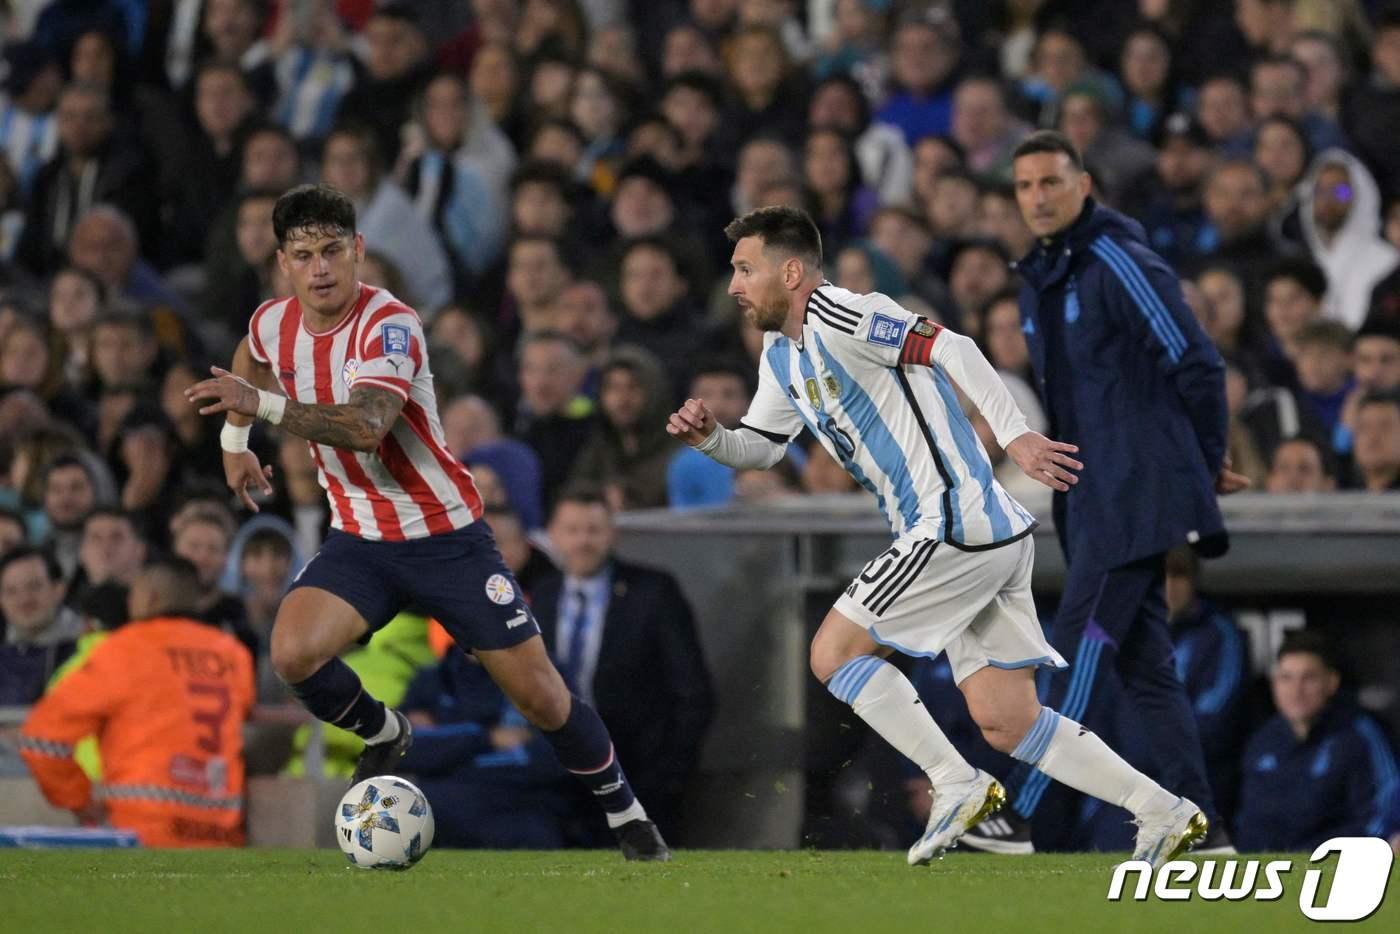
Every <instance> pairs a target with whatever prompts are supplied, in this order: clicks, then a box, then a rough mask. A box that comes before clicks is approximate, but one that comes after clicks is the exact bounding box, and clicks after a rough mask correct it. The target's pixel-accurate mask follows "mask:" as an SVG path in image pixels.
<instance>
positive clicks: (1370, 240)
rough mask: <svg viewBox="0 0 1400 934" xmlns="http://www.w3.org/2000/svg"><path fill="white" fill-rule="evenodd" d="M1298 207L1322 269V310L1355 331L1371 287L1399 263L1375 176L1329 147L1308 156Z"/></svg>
mask: <svg viewBox="0 0 1400 934" xmlns="http://www.w3.org/2000/svg"><path fill="white" fill-rule="evenodd" d="M1300 207H1301V214H1302V226H1303V236H1304V239H1305V240H1306V242H1307V245H1308V249H1309V250H1310V251H1311V253H1312V256H1313V259H1314V260H1315V261H1316V262H1317V264H1318V265H1319V266H1321V267H1322V268H1323V269H1324V270H1325V271H1326V272H1327V283H1328V289H1327V309H1326V315H1327V317H1329V318H1332V319H1333V320H1336V321H1340V322H1342V323H1343V324H1345V325H1346V326H1347V327H1349V328H1352V329H1353V330H1354V329H1356V328H1357V327H1360V325H1361V322H1362V321H1363V320H1364V319H1365V317H1366V314H1367V312H1368V311H1369V310H1370V304H1371V301H1370V300H1371V290H1372V289H1374V288H1375V286H1376V283H1378V282H1380V281H1381V279H1383V278H1385V276H1386V274H1387V273H1389V272H1390V271H1391V270H1392V269H1394V268H1395V267H1396V264H1397V263H1400V250H1396V248H1395V247H1393V246H1391V245H1390V243H1388V242H1387V241H1386V240H1385V239H1384V238H1383V237H1382V236H1381V220H1380V209H1381V202H1380V192H1379V190H1378V189H1377V187H1376V181H1375V179H1374V178H1372V177H1371V173H1370V172H1368V171H1367V170H1366V168H1365V166H1363V165H1362V164H1361V162H1360V161H1359V160H1358V159H1356V157H1354V156H1352V155H1350V154H1349V153H1347V152H1345V151H1343V150H1340V149H1330V150H1328V151H1326V152H1324V153H1322V154H1321V155H1319V156H1318V157H1317V158H1316V159H1314V160H1313V164H1312V167H1311V168H1310V169H1309V170H1308V177H1307V179H1306V180H1305V181H1304V182H1303V195H1302V204H1301V206H1300Z"/></svg>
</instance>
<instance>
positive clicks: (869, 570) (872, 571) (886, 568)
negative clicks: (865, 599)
mask: <svg viewBox="0 0 1400 934" xmlns="http://www.w3.org/2000/svg"><path fill="white" fill-rule="evenodd" d="M903 554H904V553H903V552H902V551H900V550H899V546H898V545H891V546H890V547H889V548H886V549H885V550H884V551H882V552H881V553H880V554H878V555H876V556H875V558H874V559H873V560H872V561H871V562H870V563H869V564H867V565H866V566H865V567H864V569H862V570H861V572H860V577H857V578H856V579H855V580H853V581H851V586H849V587H847V588H846V596H848V597H854V596H855V595H856V584H875V583H878V582H879V581H880V579H881V578H882V577H884V576H885V575H886V574H888V573H889V572H890V568H892V567H894V564H895V562H896V561H897V560H899V558H901V557H903Z"/></svg>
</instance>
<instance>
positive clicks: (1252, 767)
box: [1233, 629, 1397, 852]
mask: <svg viewBox="0 0 1400 934" xmlns="http://www.w3.org/2000/svg"><path fill="white" fill-rule="evenodd" d="M1270 684H1271V687H1272V690H1273V699H1274V706H1275V708H1276V709H1277V711H1278V712H1277V713H1276V714H1275V715H1274V716H1273V717H1272V718H1271V719H1269V720H1268V721H1266V722H1265V723H1264V725H1263V726H1261V727H1260V728H1259V729H1258V730H1256V731H1255V733H1254V735H1253V736H1251V737H1250V739H1249V742H1248V744H1247V745H1246V746H1245V750H1244V755H1243V757H1242V760H1241V767H1242V769H1243V781H1242V784H1241V786H1240V798H1239V805H1240V806H1239V810H1238V811H1237V812H1236V815H1235V825H1234V828H1233V833H1234V838H1235V843H1236V844H1237V845H1238V846H1239V848H1240V849H1241V850H1243V851H1246V852H1250V851H1270V852H1281V851H1284V850H1290V851H1292V850H1311V849H1313V848H1314V847H1316V846H1317V845H1318V844H1320V843H1322V842H1323V841H1324V840H1328V839H1331V838H1332V837H1351V836H1375V835H1378V834H1380V833H1381V832H1382V830H1384V829H1385V823H1386V821H1387V820H1388V818H1389V809H1390V808H1391V807H1392V802H1391V798H1392V796H1393V795H1394V794H1395V791H1396V775H1397V768H1396V763H1395V756H1394V753H1392V752H1391V749H1390V745H1389V743H1388V742H1387V741H1386V738H1385V736H1384V734H1383V733H1382V732H1381V729H1380V727H1379V726H1377V724H1376V722H1375V721H1374V720H1372V719H1371V717H1370V716H1368V715H1367V714H1365V713H1363V712H1361V711H1360V710H1358V709H1357V708H1355V707H1354V706H1353V705H1352V704H1351V703H1349V702H1348V701H1346V700H1344V699H1342V698H1339V697H1338V696H1337V690H1338V688H1339V687H1340V685H1341V676H1340V675H1339V674H1338V673H1337V667H1336V664H1335V662H1334V661H1333V660H1332V654H1331V648H1330V646H1329V645H1328V644H1327V642H1326V641H1325V640H1324V639H1323V638H1322V637H1321V636H1320V635H1319V634H1318V633H1316V632H1313V631H1310V630H1306V629H1304V630H1298V631H1295V632H1292V633H1289V634H1288V635H1287V636H1286V637H1285V638H1284V643H1283V647H1282V648H1280V649H1279V653H1278V661H1277V663H1276V664H1275V665H1274V670H1273V672H1272V675H1271V678H1270Z"/></svg>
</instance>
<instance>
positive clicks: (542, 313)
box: [506, 235, 573, 338]
mask: <svg viewBox="0 0 1400 934" xmlns="http://www.w3.org/2000/svg"><path fill="white" fill-rule="evenodd" d="M506 262H507V266H506V294H507V297H508V299H509V301H510V308H511V310H512V312H513V316H512V320H511V324H512V325H513V332H514V333H509V332H508V338H511V337H514V335H515V334H520V335H528V334H536V333H540V332H542V331H552V330H554V329H555V327H556V325H557V323H558V322H557V320H556V314H557V311H558V302H559V295H560V293H561V292H563V290H564V287H565V286H567V285H568V284H569V282H570V281H571V280H572V279H573V273H572V271H571V270H570V268H569V265H568V263H567V262H566V261H565V258H564V246H563V244H562V243H561V242H560V241H559V240H556V239H554V238H552V237H543V236H530V235H526V236H521V237H517V238H516V239H515V241H514V242H513V243H511V245H510V247H509V248H508V249H507V251H506Z"/></svg>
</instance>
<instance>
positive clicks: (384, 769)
mask: <svg viewBox="0 0 1400 934" xmlns="http://www.w3.org/2000/svg"><path fill="white" fill-rule="evenodd" d="M387 712H388V714H389V716H391V717H398V718H399V735H398V736H397V737H395V738H394V739H391V740H390V741H389V742H387V743H379V744H377V745H374V746H366V747H365V751H364V752H362V753H360V761H359V762H356V763H355V777H354V778H352V779H351V780H350V781H351V784H352V785H358V784H359V783H360V782H362V781H364V780H365V779H367V778H377V777H378V776H380V775H392V774H394V770H395V769H396V768H397V766H398V764H399V760H400V759H402V758H403V754H404V753H406V752H408V747H409V746H412V745H413V724H411V723H409V722H408V718H407V717H405V716H404V715H403V714H401V713H399V712H398V711H397V710H390V711H387Z"/></svg>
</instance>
